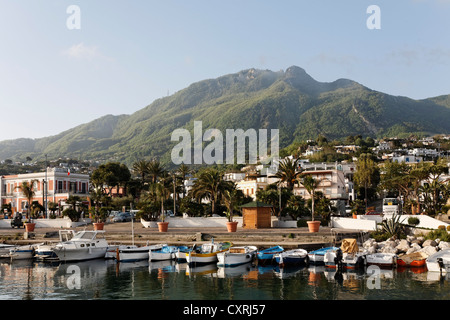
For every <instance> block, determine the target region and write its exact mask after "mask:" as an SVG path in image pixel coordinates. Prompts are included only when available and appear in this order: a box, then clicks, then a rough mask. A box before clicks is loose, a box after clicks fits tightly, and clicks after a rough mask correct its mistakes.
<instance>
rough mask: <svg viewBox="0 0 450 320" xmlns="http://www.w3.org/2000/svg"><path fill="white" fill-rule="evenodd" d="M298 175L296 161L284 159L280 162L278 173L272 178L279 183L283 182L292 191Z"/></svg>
mask: <svg viewBox="0 0 450 320" xmlns="http://www.w3.org/2000/svg"><path fill="white" fill-rule="evenodd" d="M300 173H301V172H300V171H298V159H295V160H294V159H291V158H286V159H284V160H282V161H280V164H279V166H278V171H277V173H275V175H274V176H275V177H276V178H278V179H280V182H285V183H286V186H287V188H288V189H289V190H291V191H292V190H293V189H294V185H295V183H296V181H297V177H298V176H299V175H300Z"/></svg>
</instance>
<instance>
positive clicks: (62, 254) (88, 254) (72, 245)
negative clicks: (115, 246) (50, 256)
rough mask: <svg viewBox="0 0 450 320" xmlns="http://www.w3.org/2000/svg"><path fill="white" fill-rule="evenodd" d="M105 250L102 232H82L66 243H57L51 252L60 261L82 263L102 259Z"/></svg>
mask: <svg viewBox="0 0 450 320" xmlns="http://www.w3.org/2000/svg"><path fill="white" fill-rule="evenodd" d="M107 249H108V242H107V241H106V239H105V238H104V231H103V230H95V231H90V230H84V231H79V232H77V233H75V234H74V236H73V237H72V239H70V240H68V241H62V242H59V243H57V244H56V245H55V247H54V248H53V251H54V252H55V253H56V255H57V256H58V259H59V260H61V261H82V260H91V259H97V258H104V257H105V254H106V250H107Z"/></svg>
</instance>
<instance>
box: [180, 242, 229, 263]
mask: <svg viewBox="0 0 450 320" xmlns="http://www.w3.org/2000/svg"><path fill="white" fill-rule="evenodd" d="M232 246H233V244H232V243H231V242H228V241H227V242H218V243H215V242H214V240H212V241H211V242H210V243H205V244H202V246H201V247H200V248H196V247H194V248H193V250H192V251H190V252H188V253H186V261H187V263H188V264H189V265H191V266H192V265H198V264H209V263H217V254H218V253H221V252H224V251H227V250H228V249H229V248H230V247H232Z"/></svg>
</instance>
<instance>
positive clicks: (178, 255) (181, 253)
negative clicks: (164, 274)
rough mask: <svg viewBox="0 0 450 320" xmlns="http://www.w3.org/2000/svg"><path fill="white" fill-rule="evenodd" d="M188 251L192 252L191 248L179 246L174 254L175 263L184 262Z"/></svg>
mask: <svg viewBox="0 0 450 320" xmlns="http://www.w3.org/2000/svg"><path fill="white" fill-rule="evenodd" d="M189 251H192V247H187V246H179V247H178V250H177V252H175V259H176V260H177V262H180V263H183V262H186V253H189Z"/></svg>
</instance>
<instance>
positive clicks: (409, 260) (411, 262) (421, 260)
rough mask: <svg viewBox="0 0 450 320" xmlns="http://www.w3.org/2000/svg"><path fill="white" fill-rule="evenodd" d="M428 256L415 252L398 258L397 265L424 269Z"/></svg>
mask: <svg viewBox="0 0 450 320" xmlns="http://www.w3.org/2000/svg"><path fill="white" fill-rule="evenodd" d="M427 257H428V255H427V254H426V253H424V252H420V251H418V252H413V253H410V254H403V255H401V256H399V257H398V258H397V265H398V266H400V267H423V266H425V265H426V260H427Z"/></svg>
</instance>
